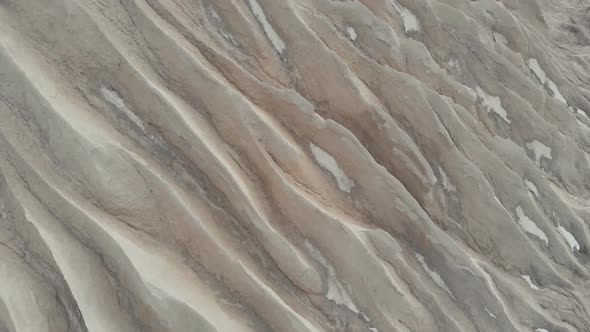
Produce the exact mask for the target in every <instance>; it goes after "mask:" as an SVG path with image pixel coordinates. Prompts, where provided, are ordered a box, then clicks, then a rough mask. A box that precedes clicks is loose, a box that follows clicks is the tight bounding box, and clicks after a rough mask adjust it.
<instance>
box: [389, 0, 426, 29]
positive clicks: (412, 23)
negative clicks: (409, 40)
mask: <svg viewBox="0 0 590 332" xmlns="http://www.w3.org/2000/svg"><path fill="white" fill-rule="evenodd" d="M392 4H393V8H395V10H397V12H398V13H399V14H400V16H401V17H402V21H403V23H404V30H405V31H406V33H408V32H410V31H417V32H419V31H420V21H419V20H418V18H417V17H416V15H414V14H413V13H412V12H411V11H410V10H408V9H407V8H406V7H404V6H402V5H400V4H399V3H398V2H397V1H396V0H393V1H392Z"/></svg>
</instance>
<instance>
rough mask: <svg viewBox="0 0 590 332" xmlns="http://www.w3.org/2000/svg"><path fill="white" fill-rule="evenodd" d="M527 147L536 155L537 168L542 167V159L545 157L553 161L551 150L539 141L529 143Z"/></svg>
mask: <svg viewBox="0 0 590 332" xmlns="http://www.w3.org/2000/svg"><path fill="white" fill-rule="evenodd" d="M526 147H527V148H529V150H532V151H533V153H534V154H535V164H536V165H537V167H541V158H542V157H545V158H547V159H549V160H551V159H552V157H551V148H550V147H548V146H547V145H545V144H543V143H541V142H539V141H538V140H533V141H532V142H530V143H527V144H526Z"/></svg>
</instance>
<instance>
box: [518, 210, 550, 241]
mask: <svg viewBox="0 0 590 332" xmlns="http://www.w3.org/2000/svg"><path fill="white" fill-rule="evenodd" d="M516 216H517V217H518V224H519V225H520V227H522V228H523V229H524V230H525V232H527V233H529V234H532V235H534V236H536V237H537V238H539V239H540V240H541V241H543V242H545V245H549V239H547V235H545V232H543V231H542V230H541V229H540V228H539V227H538V226H537V224H535V222H533V221H532V220H531V219H529V217H527V216H526V214H524V211H523V210H522V207H521V206H520V205H519V206H517V207H516Z"/></svg>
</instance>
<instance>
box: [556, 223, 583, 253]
mask: <svg viewBox="0 0 590 332" xmlns="http://www.w3.org/2000/svg"><path fill="white" fill-rule="evenodd" d="M557 231H558V232H559V234H561V236H562V237H563V238H564V239H565V242H567V244H568V245H569V246H570V248H571V249H572V251H574V250H577V251H580V244H579V243H578V241H576V238H575V237H574V236H573V235H572V233H570V232H568V230H567V229H565V227H563V226H561V225H560V224H559V223H558V224H557Z"/></svg>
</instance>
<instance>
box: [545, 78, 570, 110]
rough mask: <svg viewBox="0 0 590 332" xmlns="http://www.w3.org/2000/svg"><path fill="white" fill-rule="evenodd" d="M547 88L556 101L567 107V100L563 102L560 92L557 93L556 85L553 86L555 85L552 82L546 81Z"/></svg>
mask: <svg viewBox="0 0 590 332" xmlns="http://www.w3.org/2000/svg"><path fill="white" fill-rule="evenodd" d="M547 87H549V90H551V92H553V97H554V98H555V99H557V100H559V101H560V102H562V103H563V104H566V105H567V100H565V98H564V97H563V95H562V94H561V92H559V89H558V88H557V85H555V83H553V81H552V80H547Z"/></svg>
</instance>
